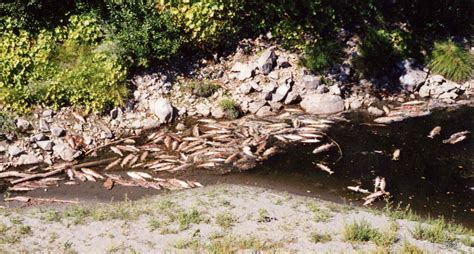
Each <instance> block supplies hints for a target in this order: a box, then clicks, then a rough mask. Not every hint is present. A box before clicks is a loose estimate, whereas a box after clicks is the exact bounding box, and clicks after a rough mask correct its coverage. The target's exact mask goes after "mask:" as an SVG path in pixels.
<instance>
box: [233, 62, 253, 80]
mask: <svg viewBox="0 0 474 254" xmlns="http://www.w3.org/2000/svg"><path fill="white" fill-rule="evenodd" d="M254 70H255V67H254V66H251V65H248V64H243V63H241V62H237V63H235V64H234V66H232V69H231V71H233V72H238V73H239V75H238V76H237V78H238V79H239V80H242V81H243V80H246V79H249V78H251V77H253V75H254Z"/></svg>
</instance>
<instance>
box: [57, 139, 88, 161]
mask: <svg viewBox="0 0 474 254" xmlns="http://www.w3.org/2000/svg"><path fill="white" fill-rule="evenodd" d="M53 154H54V155H55V156H57V157H59V158H61V159H62V160H64V161H73V160H74V159H75V158H77V157H79V156H80V155H81V152H80V151H78V152H76V151H75V150H74V149H72V148H71V147H69V146H68V145H67V144H65V143H64V142H62V141H58V142H56V143H55V145H54V146H53Z"/></svg>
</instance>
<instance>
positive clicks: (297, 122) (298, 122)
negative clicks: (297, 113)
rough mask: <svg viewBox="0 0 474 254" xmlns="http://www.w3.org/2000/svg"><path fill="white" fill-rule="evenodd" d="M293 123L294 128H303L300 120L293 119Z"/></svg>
mask: <svg viewBox="0 0 474 254" xmlns="http://www.w3.org/2000/svg"><path fill="white" fill-rule="evenodd" d="M292 123H293V128H299V127H301V121H300V120H299V119H296V118H295V119H293V120H292Z"/></svg>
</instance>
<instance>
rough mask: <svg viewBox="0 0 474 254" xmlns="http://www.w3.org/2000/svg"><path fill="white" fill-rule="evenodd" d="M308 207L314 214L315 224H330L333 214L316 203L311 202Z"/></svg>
mask: <svg viewBox="0 0 474 254" xmlns="http://www.w3.org/2000/svg"><path fill="white" fill-rule="evenodd" d="M306 207H307V208H308V209H309V210H310V211H311V212H312V213H313V220H314V221H315V222H328V221H329V219H331V218H332V214H331V212H329V211H328V210H326V209H321V208H319V206H318V205H317V204H316V203H315V202H314V201H310V202H308V203H307V204H306Z"/></svg>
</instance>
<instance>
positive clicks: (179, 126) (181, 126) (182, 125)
mask: <svg viewBox="0 0 474 254" xmlns="http://www.w3.org/2000/svg"><path fill="white" fill-rule="evenodd" d="M175 128H176V130H177V131H184V130H186V125H184V124H182V123H178V124H177V125H176V127H175Z"/></svg>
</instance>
